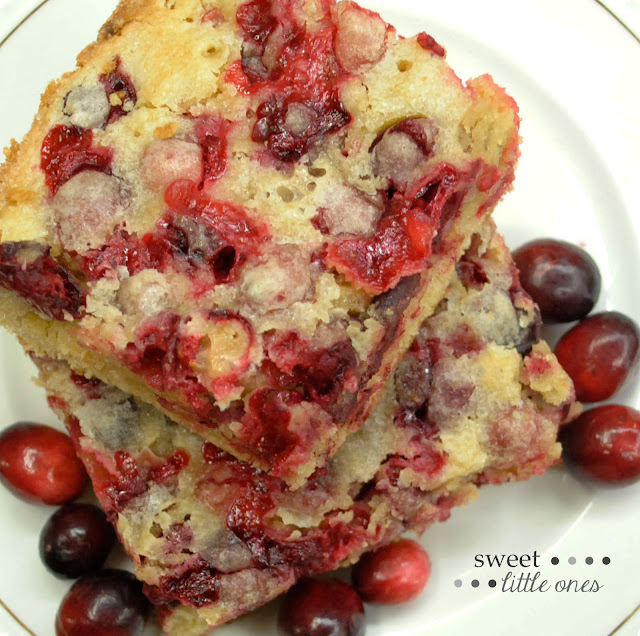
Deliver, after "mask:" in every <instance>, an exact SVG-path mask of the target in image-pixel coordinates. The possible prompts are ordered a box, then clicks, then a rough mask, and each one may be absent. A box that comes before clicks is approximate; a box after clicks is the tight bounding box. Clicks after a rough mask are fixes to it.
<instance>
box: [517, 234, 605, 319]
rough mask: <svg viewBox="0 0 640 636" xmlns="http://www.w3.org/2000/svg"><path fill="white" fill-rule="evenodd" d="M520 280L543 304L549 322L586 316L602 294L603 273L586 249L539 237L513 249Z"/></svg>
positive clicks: (543, 314)
mask: <svg viewBox="0 0 640 636" xmlns="http://www.w3.org/2000/svg"><path fill="white" fill-rule="evenodd" d="M513 260H514V261H515V263H516V266H517V267H518V269H519V270H520V281H521V282H522V286H523V287H524V289H525V290H526V291H527V292H529V294H531V296H532V298H533V300H535V302H536V303H538V305H539V306H540V311H541V313H542V319H543V320H544V321H545V322H550V323H553V322H572V321H573V320H580V319H581V318H584V317H585V316H586V315H587V314H588V313H589V312H590V311H591V310H592V309H593V306H594V305H595V304H596V301H597V300H598V296H599V295H600V272H599V270H598V266H597V265H596V263H595V261H594V260H593V259H592V258H591V256H589V254H587V253H586V252H585V251H584V250H583V249H581V248H579V247H578V246H577V245H572V244H571V243H567V242H565V241H556V240H553V239H538V240H536V241H531V242H530V243H526V244H525V245H522V246H521V247H519V248H518V249H517V250H515V251H514V252H513Z"/></svg>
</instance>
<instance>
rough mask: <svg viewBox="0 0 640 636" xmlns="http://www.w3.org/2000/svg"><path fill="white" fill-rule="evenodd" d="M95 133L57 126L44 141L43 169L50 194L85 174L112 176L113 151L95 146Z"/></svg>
mask: <svg viewBox="0 0 640 636" xmlns="http://www.w3.org/2000/svg"><path fill="white" fill-rule="evenodd" d="M92 144H93V133H92V132H91V131H90V130H84V129H82V128H78V127H77V126H65V125H63V124H59V125H57V126H54V127H53V128H52V129H51V130H50V131H49V132H48V133H47V136H46V137H45V138H44V140H43V142H42V149H41V153H40V154H41V160H40V168H42V170H43V171H44V174H45V177H44V181H45V183H46V184H47V187H48V188H49V191H50V192H51V194H55V193H56V192H57V191H58V190H59V189H60V188H61V187H62V186H63V185H64V184H65V183H66V182H67V181H69V179H71V177H73V176H74V175H76V174H78V173H79V172H82V171H83V170H98V171H99V172H103V173H104V174H111V160H112V159H113V150H111V148H105V147H103V146H93V145H92Z"/></svg>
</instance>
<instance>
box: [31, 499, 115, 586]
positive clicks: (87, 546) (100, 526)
mask: <svg viewBox="0 0 640 636" xmlns="http://www.w3.org/2000/svg"><path fill="white" fill-rule="evenodd" d="M115 540H116V534H115V532H114V531H113V528H112V527H111V524H110V523H109V522H108V521H107V516H106V515H105V514H104V512H102V510H100V508H98V507H97V506H93V505H91V504H83V503H68V504H65V505H64V506H62V507H61V508H60V509H59V510H57V511H56V512H54V513H53V515H51V517H50V518H49V520H48V521H47V523H46V524H45V526H44V528H43V529H42V532H41V534H40V557H41V558H42V560H43V561H44V564H45V565H46V566H47V568H48V569H49V570H51V572H53V573H54V574H55V575H56V576H60V578H63V577H66V578H70V579H74V578H77V577H78V576H84V575H85V574H91V573H92V572H95V571H97V570H99V569H100V568H101V567H102V565H103V564H104V562H105V560H106V558H107V556H109V552H110V551H111V548H112V547H113V544H114V543H115Z"/></svg>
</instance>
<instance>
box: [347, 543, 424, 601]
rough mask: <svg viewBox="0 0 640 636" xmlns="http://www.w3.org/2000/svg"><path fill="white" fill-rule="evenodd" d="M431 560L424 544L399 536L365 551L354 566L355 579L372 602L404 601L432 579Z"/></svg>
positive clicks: (364, 595)
mask: <svg viewBox="0 0 640 636" xmlns="http://www.w3.org/2000/svg"><path fill="white" fill-rule="evenodd" d="M430 573H431V563H430V561H429V555H428V554H427V553H426V552H425V550H424V548H423V547H422V546H421V545H420V544H419V543H416V542H415V541H412V540H411V539H400V540H399V541H395V542H394V543H390V544H389V545H386V546H384V547H382V548H380V549H379V550H376V551H375V552H369V553H367V554H365V555H364V556H363V557H362V558H361V559H360V561H359V562H358V563H357V564H356V566H355V567H354V569H353V583H354V586H355V588H356V589H357V590H358V592H359V593H360V596H361V597H362V598H363V599H364V600H365V601H368V602H371V603H405V602H406V601H410V600H412V599H414V598H416V596H418V594H420V592H422V590H423V589H424V586H425V585H426V584H427V581H428V580H429V574H430Z"/></svg>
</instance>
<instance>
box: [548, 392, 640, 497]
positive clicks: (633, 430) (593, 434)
mask: <svg viewBox="0 0 640 636" xmlns="http://www.w3.org/2000/svg"><path fill="white" fill-rule="evenodd" d="M559 439H560V442H561V443H562V456H563V458H564V460H565V461H566V462H567V464H569V465H570V466H572V467H575V468H577V469H578V471H580V472H582V473H584V474H586V475H588V476H589V477H592V478H593V479H595V480H597V481H601V482H607V483H612V484H624V483H625V482H630V481H634V480H636V479H638V477H640V412H638V411H636V410H635V409H632V408H630V407H628V406H621V405H619V404H605V405H603V406H598V407H596V408H594V409H591V410H589V411H585V412H584V413H583V414H582V415H581V416H580V417H579V418H578V419H576V420H574V421H573V422H571V423H570V424H568V425H567V426H565V427H564V428H562V429H561V431H560V436H559Z"/></svg>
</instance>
